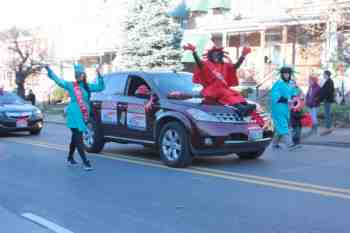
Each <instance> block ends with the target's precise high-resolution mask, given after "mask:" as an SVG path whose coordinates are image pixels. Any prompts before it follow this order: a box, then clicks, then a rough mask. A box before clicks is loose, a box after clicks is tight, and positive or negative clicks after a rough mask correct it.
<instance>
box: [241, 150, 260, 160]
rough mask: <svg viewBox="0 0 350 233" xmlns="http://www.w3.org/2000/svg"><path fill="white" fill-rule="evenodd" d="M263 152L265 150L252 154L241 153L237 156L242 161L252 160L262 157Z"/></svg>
mask: <svg viewBox="0 0 350 233" xmlns="http://www.w3.org/2000/svg"><path fill="white" fill-rule="evenodd" d="M264 152H265V150H260V151H254V152H241V153H237V155H238V157H239V158H240V159H242V160H253V159H257V158H259V157H260V156H262V155H263V154H264Z"/></svg>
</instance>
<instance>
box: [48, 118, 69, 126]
mask: <svg viewBox="0 0 350 233" xmlns="http://www.w3.org/2000/svg"><path fill="white" fill-rule="evenodd" d="M44 123H49V124H56V125H65V124H66V123H65V122H64V121H54V120H45V119H44Z"/></svg>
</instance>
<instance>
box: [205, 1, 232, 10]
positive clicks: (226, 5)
mask: <svg viewBox="0 0 350 233" xmlns="http://www.w3.org/2000/svg"><path fill="white" fill-rule="evenodd" d="M209 8H210V9H213V8H221V9H231V0H211V1H210V5H209Z"/></svg>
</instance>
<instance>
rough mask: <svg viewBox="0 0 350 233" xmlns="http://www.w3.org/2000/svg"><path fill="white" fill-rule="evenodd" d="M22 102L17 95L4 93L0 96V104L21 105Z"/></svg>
mask: <svg viewBox="0 0 350 233" xmlns="http://www.w3.org/2000/svg"><path fill="white" fill-rule="evenodd" d="M23 103H24V101H23V100H22V99H21V98H20V97H19V96H17V95H15V94H12V93H6V92H5V93H4V94H3V95H0V104H23Z"/></svg>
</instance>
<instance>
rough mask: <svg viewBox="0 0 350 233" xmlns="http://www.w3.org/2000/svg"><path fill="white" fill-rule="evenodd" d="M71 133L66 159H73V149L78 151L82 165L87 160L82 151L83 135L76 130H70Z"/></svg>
mask: <svg viewBox="0 0 350 233" xmlns="http://www.w3.org/2000/svg"><path fill="white" fill-rule="evenodd" d="M71 131H72V139H71V142H70V145H69V155H68V159H73V158H74V152H75V149H78V152H79V155H80V157H81V160H82V161H83V162H84V163H86V162H87V158H86V154H85V151H84V145H83V133H82V132H80V131H79V130H78V129H71Z"/></svg>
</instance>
